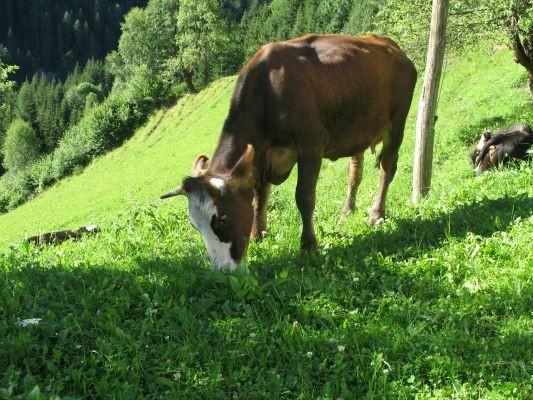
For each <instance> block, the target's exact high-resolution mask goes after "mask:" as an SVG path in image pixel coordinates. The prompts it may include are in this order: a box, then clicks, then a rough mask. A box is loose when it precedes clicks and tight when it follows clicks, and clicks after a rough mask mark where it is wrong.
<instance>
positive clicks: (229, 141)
mask: <svg viewBox="0 0 533 400" xmlns="http://www.w3.org/2000/svg"><path fill="white" fill-rule="evenodd" d="M257 137H258V135H257V133H256V128H255V127H254V126H253V125H252V124H245V123H240V124H229V123H228V121H226V123H225V125H224V129H223V131H222V134H221V135H220V138H219V142H218V145H217V148H216V149H215V152H214V154H213V158H212V160H211V164H210V167H209V170H210V172H212V173H213V174H220V175H225V174H228V173H229V172H230V171H231V170H232V169H233V167H235V165H236V164H237V162H238V161H239V159H240V158H241V156H242V155H243V154H244V152H245V151H246V149H247V146H248V145H249V144H251V145H252V146H253V147H254V151H255V157H254V167H255V168H254V169H255V171H256V172H259V171H258V168H259V165H258V161H257V160H259V159H260V155H261V153H262V151H263V147H264V144H263V143H261V142H260V141H259V140H257Z"/></svg>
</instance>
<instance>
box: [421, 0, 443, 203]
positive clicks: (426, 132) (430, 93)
mask: <svg viewBox="0 0 533 400" xmlns="http://www.w3.org/2000/svg"><path fill="white" fill-rule="evenodd" d="M448 5H449V0H433V11H432V14H431V31H430V36H429V47H428V54H427V60H426V72H425V76H424V85H423V87H422V95H421V96H420V103H419V105H418V118H417V122H416V143H415V159H414V171H413V202H414V203H415V204H416V203H418V201H419V200H420V198H421V197H424V196H426V195H427V194H428V193H429V188H430V186H431V167H432V162H433V136H434V133H435V131H434V126H435V113H436V108H437V98H438V94H439V85H440V77H441V74H442V63H443V60H444V49H445V43H446V23H447V21H448Z"/></svg>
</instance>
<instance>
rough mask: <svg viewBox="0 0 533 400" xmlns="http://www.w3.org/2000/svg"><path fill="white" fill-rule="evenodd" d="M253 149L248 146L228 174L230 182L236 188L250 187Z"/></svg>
mask: <svg viewBox="0 0 533 400" xmlns="http://www.w3.org/2000/svg"><path fill="white" fill-rule="evenodd" d="M254 154H255V150H254V147H253V146H252V145H251V144H249V145H248V146H247V147H246V150H245V151H244V153H243V155H242V156H241V158H239V161H237V164H235V166H234V167H233V169H232V170H231V172H230V179H231V182H232V183H233V184H234V185H235V186H237V187H251V186H252V185H253V176H254Z"/></svg>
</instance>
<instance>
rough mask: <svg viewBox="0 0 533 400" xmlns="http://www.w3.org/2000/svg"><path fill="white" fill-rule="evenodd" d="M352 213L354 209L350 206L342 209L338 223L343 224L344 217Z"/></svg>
mask: <svg viewBox="0 0 533 400" xmlns="http://www.w3.org/2000/svg"><path fill="white" fill-rule="evenodd" d="M353 213H354V210H353V209H351V208H345V209H344V210H342V214H341V216H340V218H339V224H344V222H346V218H348V217H349V216H350V215H352V214H353Z"/></svg>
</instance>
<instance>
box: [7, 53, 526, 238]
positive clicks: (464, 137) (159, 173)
mask: <svg viewBox="0 0 533 400" xmlns="http://www.w3.org/2000/svg"><path fill="white" fill-rule="evenodd" d="M471 57H472V58H471V59H469V57H468V56H466V57H465V59H464V60H461V61H456V62H454V63H452V64H451V66H450V67H449V68H448V70H447V72H446V74H445V76H444V81H443V85H442V95H441V98H440V104H439V107H440V108H439V112H438V117H439V119H438V122H437V124H436V132H437V136H436V144H435V146H436V159H435V161H436V165H435V171H434V174H435V176H434V187H433V194H432V196H438V195H439V193H440V190H441V189H442V186H441V185H440V182H444V184H445V185H446V186H448V184H449V179H451V178H452V176H451V175H450V174H453V176H455V177H456V179H462V178H466V177H468V176H471V171H470V168H469V166H468V165H467V158H466V154H467V151H468V150H469V148H470V147H469V146H470V145H471V144H472V143H473V142H474V141H475V140H476V139H477V137H478V135H479V134H480V132H481V130H483V129H484V128H489V127H492V128H496V127H498V126H506V125H510V124H513V123H516V122H519V121H520V122H526V121H527V118H529V122H531V103H527V93H525V92H524V91H523V90H522V89H519V88H518V86H519V85H520V84H521V83H522V82H523V80H524V74H523V72H522V71H521V68H520V67H519V66H517V65H516V64H515V63H513V62H512V59H511V54H510V52H508V51H500V52H498V53H497V54H494V55H490V54H489V52H486V53H485V54H483V53H482V54H478V53H476V54H474V55H472V56H471ZM234 82H235V79H234V78H224V79H221V80H219V81H217V82H215V83H214V84H212V85H211V86H210V87H209V88H208V89H206V90H204V91H202V92H201V93H200V94H198V95H195V96H187V97H185V98H183V99H182V100H180V101H179V103H178V104H177V105H176V106H175V107H173V108H172V109H170V110H168V111H167V112H164V111H160V112H158V113H156V114H155V115H154V116H153V117H152V118H151V119H150V121H149V122H148V123H147V124H146V126H144V127H143V128H141V129H140V130H139V131H138V132H137V133H136V134H135V136H134V137H133V138H132V139H131V140H130V141H129V142H127V143H126V144H125V145H124V146H122V147H121V148H119V149H117V150H115V151H113V152H111V153H109V154H107V155H106V156H104V157H101V158H99V159H97V160H96V161H94V162H93V163H92V164H91V165H90V166H89V167H88V168H86V169H85V170H84V171H83V172H82V173H81V174H80V175H78V176H73V177H70V178H67V179H65V180H63V181H62V182H60V183H59V184H58V185H55V186H54V187H53V188H51V189H49V190H46V191H45V192H44V193H42V194H41V195H39V196H38V197H37V198H36V199H34V200H32V201H29V202H28V203H26V204H24V205H22V206H21V207H19V208H17V209H15V210H14V211H11V212H9V213H8V214H5V215H0V242H3V243H4V244H5V243H6V242H17V241H19V240H21V239H22V238H23V237H25V236H31V235H35V234H38V233H40V232H48V231H50V230H56V229H66V228H73V227H77V226H81V225H88V224H92V223H99V224H101V223H102V222H105V221H107V220H109V218H110V217H112V216H113V215H115V214H117V213H121V212H122V211H124V210H125V209H128V208H130V207H135V205H139V204H144V203H146V202H152V201H154V200H155V199H157V197H158V195H159V194H161V193H163V192H164V191H165V190H167V189H169V188H170V187H173V186H174V185H175V184H177V183H179V182H181V179H182V178H183V177H184V176H185V175H186V174H188V173H189V170H190V166H191V165H192V162H193V161H194V160H195V159H196V156H197V155H198V154H201V153H205V154H208V155H210V154H211V153H212V150H213V149H214V145H215V143H216V139H217V137H218V134H219V132H220V128H221V126H222V123H223V121H224V118H225V114H226V112H227V108H228V103H229V97H230V95H231V91H232V88H233V85H234ZM417 95H418V89H417ZM417 95H416V97H417ZM416 97H415V100H414V101H413V107H412V112H411V115H410V117H409V121H408V125H407V129H406V135H405V140H404V144H403V146H402V149H401V155H400V164H399V172H398V175H397V177H396V180H395V184H393V185H392V194H391V196H392V197H393V198H394V196H397V195H400V193H401V196H402V202H406V201H407V198H408V196H409V193H408V191H406V190H404V185H410V172H411V164H412V157H413V156H412V154H413V143H414V118H415V115H414V114H415V112H416V107H417V101H416ZM528 109H529V110H528ZM524 118H525V119H524ZM371 158H372V157H371V156H370V154H369V155H367V168H366V173H365V176H367V177H368V176H369V175H370V180H369V178H366V179H365V180H364V181H363V186H362V188H361V191H360V192H361V196H362V197H363V198H365V204H369V200H368V199H367V197H368V195H369V188H370V187H372V188H375V185H376V183H375V182H374V181H372V180H371V179H374V178H375V177H376V175H377V172H376V171H375V170H373V168H372V167H371V165H372V164H373V160H371ZM450 158H451V159H454V160H456V161H457V162H459V165H460V167H459V168H454V169H453V171H450V170H449V166H450V164H449V163H450V161H451V160H450ZM445 161H446V164H444V162H445ZM345 164H346V161H342V160H341V161H339V162H337V163H335V164H333V163H330V162H327V161H326V162H325V163H324V172H325V173H326V176H327V174H328V172H326V171H329V172H330V173H331V174H332V176H333V175H335V176H340V177H342V178H341V180H342V181H344V179H345V168H346V167H345ZM441 174H442V175H441ZM326 176H324V175H323V176H322V179H321V180H320V185H321V186H323V185H328V183H327V182H330V180H328V179H327V178H326ZM440 176H446V177H447V178H448V179H446V180H444V181H443V180H441V179H439V178H440ZM400 182H401V183H400ZM289 187H292V186H291V185H290V184H289V185H285V186H284V187H282V188H281V190H291V189H288V188H289ZM400 189H401V190H400ZM342 194H343V193H342V191H341V192H339V193H338V195H337V196H336V200H337V201H341V197H342ZM393 201H394V200H392V201H391V204H392V202H393Z"/></svg>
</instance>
